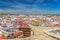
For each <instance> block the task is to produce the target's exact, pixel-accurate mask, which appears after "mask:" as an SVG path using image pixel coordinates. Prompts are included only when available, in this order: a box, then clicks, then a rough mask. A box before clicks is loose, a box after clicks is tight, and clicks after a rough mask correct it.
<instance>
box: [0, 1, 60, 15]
mask: <svg viewBox="0 0 60 40" xmlns="http://www.w3.org/2000/svg"><path fill="white" fill-rule="evenodd" d="M0 13H20V14H22V13H23V14H30V13H31V14H40V13H41V14H60V0H0Z"/></svg>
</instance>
